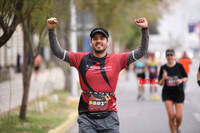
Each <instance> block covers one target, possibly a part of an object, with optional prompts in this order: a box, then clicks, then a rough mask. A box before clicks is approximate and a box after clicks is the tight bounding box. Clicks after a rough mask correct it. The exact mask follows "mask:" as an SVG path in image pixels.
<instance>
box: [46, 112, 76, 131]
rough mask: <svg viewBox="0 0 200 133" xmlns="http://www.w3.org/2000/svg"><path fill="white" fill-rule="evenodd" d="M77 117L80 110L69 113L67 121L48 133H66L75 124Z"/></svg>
mask: <svg viewBox="0 0 200 133" xmlns="http://www.w3.org/2000/svg"><path fill="white" fill-rule="evenodd" d="M77 117H78V112H72V113H71V114H70V115H69V118H68V119H67V120H66V121H65V122H63V123H62V124H61V125H59V126H58V127H56V128H54V129H51V130H49V131H48V133H65V132H66V131H68V130H69V129H70V128H71V127H72V126H73V124H74V123H75V121H76V120H77Z"/></svg>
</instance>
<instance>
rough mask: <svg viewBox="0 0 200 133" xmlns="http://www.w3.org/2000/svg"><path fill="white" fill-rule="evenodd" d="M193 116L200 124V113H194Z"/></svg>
mask: <svg viewBox="0 0 200 133" xmlns="http://www.w3.org/2000/svg"><path fill="white" fill-rule="evenodd" d="M193 115H194V118H195V119H196V120H197V121H198V122H200V113H194V114H193Z"/></svg>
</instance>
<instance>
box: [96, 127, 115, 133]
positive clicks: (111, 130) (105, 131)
mask: <svg viewBox="0 0 200 133" xmlns="http://www.w3.org/2000/svg"><path fill="white" fill-rule="evenodd" d="M98 133H119V128H118V129H110V130H103V131H99V132H98Z"/></svg>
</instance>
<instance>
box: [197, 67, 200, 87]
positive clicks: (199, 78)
mask: <svg viewBox="0 0 200 133" xmlns="http://www.w3.org/2000/svg"><path fill="white" fill-rule="evenodd" d="M197 82H198V85H199V86H200V66H199V70H198V72H197Z"/></svg>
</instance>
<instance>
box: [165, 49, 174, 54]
mask: <svg viewBox="0 0 200 133" xmlns="http://www.w3.org/2000/svg"><path fill="white" fill-rule="evenodd" d="M165 54H166V55H175V51H174V49H167V50H166V52H165Z"/></svg>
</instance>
